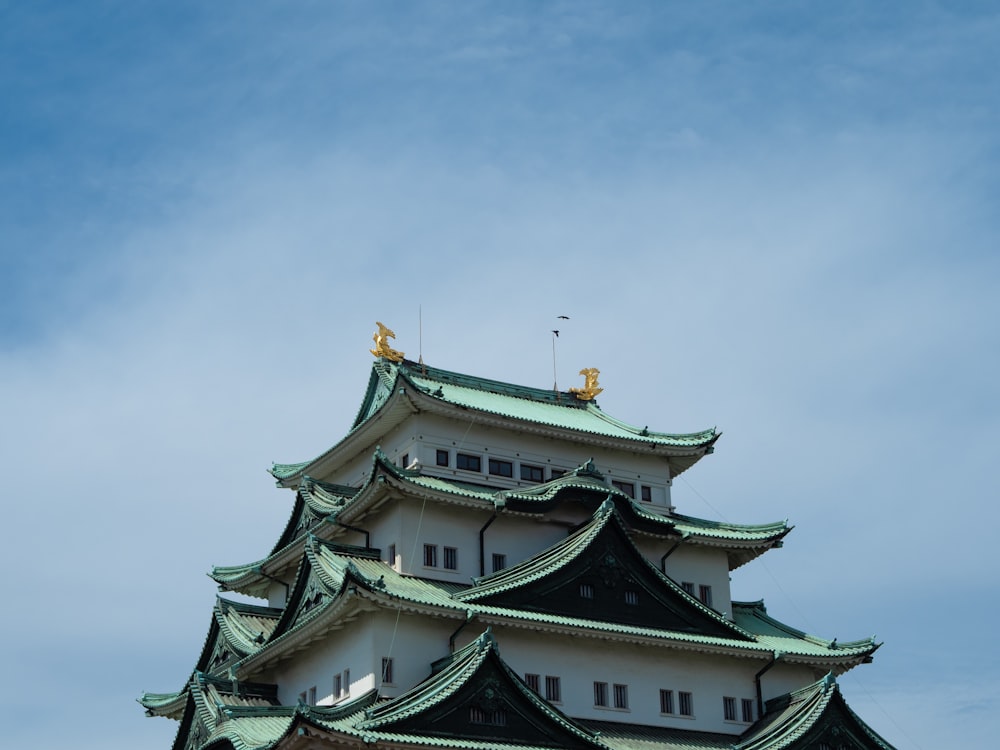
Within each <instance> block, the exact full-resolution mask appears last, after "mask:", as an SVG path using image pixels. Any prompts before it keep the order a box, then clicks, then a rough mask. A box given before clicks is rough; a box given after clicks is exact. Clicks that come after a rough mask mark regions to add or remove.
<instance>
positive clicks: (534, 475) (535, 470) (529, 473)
mask: <svg viewBox="0 0 1000 750" xmlns="http://www.w3.org/2000/svg"><path fill="white" fill-rule="evenodd" d="M521 479H523V480H524V481H525V482H541V481H542V480H543V479H545V469H543V468H542V467H541V466H532V465H531V464H521Z"/></svg>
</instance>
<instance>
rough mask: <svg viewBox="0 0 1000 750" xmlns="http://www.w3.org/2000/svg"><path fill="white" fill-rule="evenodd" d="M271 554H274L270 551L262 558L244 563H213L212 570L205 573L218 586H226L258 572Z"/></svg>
mask: <svg viewBox="0 0 1000 750" xmlns="http://www.w3.org/2000/svg"><path fill="white" fill-rule="evenodd" d="M273 556H274V554H273V553H272V554H271V555H268V556H267V557H265V558H264V559H263V560H257V561H256V562H252V563H246V564H245V565H213V566H212V571H211V572H210V573H208V574H207V575H208V577H209V578H211V579H212V580H213V581H215V582H216V583H218V584H219V585H220V586H228V585H230V584H232V583H235V582H236V581H239V580H240V579H242V578H245V577H247V576H250V575H254V574H259V573H260V570H261V568H262V567H263V565H264V563H266V562H267V561H268V560H269V559H270V558H272V557H273Z"/></svg>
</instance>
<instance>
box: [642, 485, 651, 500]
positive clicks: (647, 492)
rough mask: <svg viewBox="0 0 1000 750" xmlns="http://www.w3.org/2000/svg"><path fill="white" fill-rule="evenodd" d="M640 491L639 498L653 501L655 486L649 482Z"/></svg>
mask: <svg viewBox="0 0 1000 750" xmlns="http://www.w3.org/2000/svg"><path fill="white" fill-rule="evenodd" d="M639 492H640V494H639V499H640V500H642V501H643V502H644V503H651V502H653V488H652V487H650V486H649V485H648V484H644V485H642V487H641V488H640V490H639Z"/></svg>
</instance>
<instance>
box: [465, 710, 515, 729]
mask: <svg viewBox="0 0 1000 750" xmlns="http://www.w3.org/2000/svg"><path fill="white" fill-rule="evenodd" d="M469 723H470V724H488V725H490V726H494V727H505V726H507V712H506V711H505V710H504V709H502V708H498V709H495V710H493V711H487V710H486V709H484V708H480V707H479V706H470V707H469Z"/></svg>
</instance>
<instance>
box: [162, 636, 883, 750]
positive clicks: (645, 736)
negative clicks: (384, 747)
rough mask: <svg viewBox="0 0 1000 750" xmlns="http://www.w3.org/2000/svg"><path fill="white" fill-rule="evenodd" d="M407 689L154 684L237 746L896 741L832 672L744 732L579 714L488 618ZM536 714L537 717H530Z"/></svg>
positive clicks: (184, 734) (777, 747)
mask: <svg viewBox="0 0 1000 750" xmlns="http://www.w3.org/2000/svg"><path fill="white" fill-rule="evenodd" d="M442 662H443V665H442V666H441V667H440V668H438V669H435V670H432V672H431V675H430V676H429V677H428V678H427V679H426V680H424V681H423V682H421V683H419V684H418V685H416V686H414V687H413V688H412V689H410V690H408V691H406V692H405V693H403V694H402V695H400V696H398V697H396V698H392V699H388V700H383V701H380V700H379V698H378V695H377V693H376V692H375V691H374V690H372V691H369V692H368V693H365V694H364V695H362V696H359V697H357V698H355V699H353V700H351V701H348V702H345V703H341V704H338V705H336V706H310V705H304V704H302V703H299V704H297V705H294V706H287V705H286V706H282V705H278V703H277V689H276V686H274V685H261V684H257V683H247V682H240V683H236V682H232V681H230V680H226V679H221V678H217V677H212V676H210V675H205V674H202V673H198V672H196V673H195V674H194V675H193V676H192V678H191V680H190V681H189V683H188V685H187V686H186V687H185V690H184V691H183V693H179V694H169V696H168V695H154V694H147V695H146V696H143V698H144V700H145V701H146V702H148V703H154V702H156V700H157V699H161V700H167V701H168V702H169V701H175V699H176V697H177V696H183V697H184V700H185V709H184V713H183V718H182V719H181V724H180V726H179V727H178V735H177V740H176V741H175V743H174V747H175V748H178V747H192V748H198V749H199V750H200V749H201V748H208V747H209V746H213V747H225V746H229V745H231V746H232V747H233V748H237V749H238V750H269V749H270V748H275V747H279V746H280V747H284V746H286V741H288V740H289V739H290V738H292V737H293V736H296V735H304V736H309V735H312V736H314V737H316V739H317V740H319V741H320V742H322V741H323V738H324V736H328V737H329V739H330V740H331V741H337V740H340V741H341V742H342V741H344V740H349V741H350V740H353V742H354V743H365V744H366V745H375V744H378V743H383V744H385V743H399V744H404V745H408V746H424V747H435V748H462V749H463V750H505V749H506V750H553V748H556V747H558V748H567V747H572V748H581V749H582V748H606V749H607V750H724V749H729V750H807V749H811V748H815V747H819V746H821V745H822V743H825V744H828V745H829V746H831V747H841V746H844V745H845V744H847V745H849V746H850V747H852V748H858V749H860V750H893V748H892V747H891V746H890V745H889V744H888V743H887V742H886V741H885V740H884V739H882V738H881V737H880V736H879V735H878V734H876V733H875V732H874V731H873V730H872V729H871V728H870V727H869V726H868V725H866V724H865V723H864V722H863V721H862V720H861V719H860V718H858V716H857V715H856V714H855V713H854V712H853V711H851V709H850V707H849V706H848V705H847V703H846V702H845V701H844V699H843V697H842V696H841V694H840V691H839V688H838V686H837V684H836V681H835V680H834V679H833V677H832V675H827V676H826V677H825V678H823V679H821V680H819V681H818V682H816V683H814V684H813V685H810V686H808V687H806V688H803V689H801V690H798V691H795V692H793V693H789V694H786V695H783V696H780V697H778V698H775V699H773V700H770V701H768V702H767V704H766V707H765V712H764V715H763V716H761V717H760V718H759V719H758V720H757V722H756V723H754V724H753V726H751V727H749V728H748V729H747V730H746V731H745V732H743V733H742V734H741V735H739V736H735V735H731V734H730V735H726V734H721V733H713V732H700V731H691V730H683V729H676V728H668V727H659V726H646V725H636V724H627V723H619V722H608V721H596V720H575V719H572V718H570V717H568V716H566V715H565V714H564V713H562V712H561V711H560V710H559V709H558V708H557V707H556V706H553V705H552V704H550V703H548V702H547V701H544V700H542V699H541V697H539V696H538V695H537V694H536V693H535V692H534V691H532V690H531V689H530V688H528V687H527V685H525V684H524V683H523V682H522V681H521V679H520V677H519V676H518V675H517V674H516V673H515V672H514V671H513V670H511V669H510V667H509V666H507V664H506V663H505V662H504V661H503V659H502V658H501V656H500V652H499V650H498V647H497V642H496V640H495V639H494V638H493V636H492V634H491V632H490V631H489V630H488V629H487V630H486V632H484V633H482V634H481V635H480V636H479V637H478V638H476V639H475V640H473V641H472V642H471V643H470V644H469V645H467V646H465V647H464V648H462V649H459V650H458V651H456V652H455V653H453V654H451V655H450V656H448V657H447V658H446V659H444V660H442ZM479 706H485V707H486V710H496V709H498V708H499V709H502V710H506V711H508V712H510V713H512V714H514V715H515V716H516V718H517V721H515V722H512V723H511V726H509V727H504V728H501V727H499V726H493V727H486V726H480V727H477V726H475V725H474V724H472V723H471V722H470V721H469V720H468V717H469V714H468V709H469V708H470V707H479ZM525 719H527V721H525Z"/></svg>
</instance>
